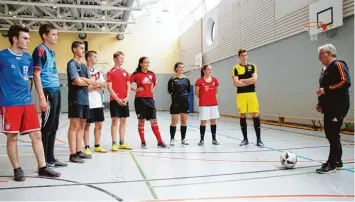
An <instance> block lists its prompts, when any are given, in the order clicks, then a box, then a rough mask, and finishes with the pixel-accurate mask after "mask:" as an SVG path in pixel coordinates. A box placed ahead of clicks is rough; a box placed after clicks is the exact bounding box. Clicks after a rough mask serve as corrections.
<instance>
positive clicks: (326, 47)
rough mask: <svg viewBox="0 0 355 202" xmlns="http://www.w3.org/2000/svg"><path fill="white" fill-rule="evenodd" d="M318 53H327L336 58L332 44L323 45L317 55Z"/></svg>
mask: <svg viewBox="0 0 355 202" xmlns="http://www.w3.org/2000/svg"><path fill="white" fill-rule="evenodd" d="M320 51H324V52H329V53H330V54H331V55H332V56H333V57H336V55H337V49H336V48H335V46H334V45H333V44H325V45H323V46H320V47H319V48H318V54H319V52H320Z"/></svg>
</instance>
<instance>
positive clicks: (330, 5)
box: [305, 0, 343, 38]
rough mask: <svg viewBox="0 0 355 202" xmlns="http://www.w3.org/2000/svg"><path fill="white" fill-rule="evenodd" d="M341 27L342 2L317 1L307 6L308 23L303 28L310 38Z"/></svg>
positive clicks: (332, 0) (340, 0) (331, 0)
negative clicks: (306, 30)
mask: <svg viewBox="0 0 355 202" xmlns="http://www.w3.org/2000/svg"><path fill="white" fill-rule="evenodd" d="M322 25H324V26H322ZM342 25H343V1H342V0H319V1H316V2H314V3H312V4H310V5H309V22H307V23H306V24H305V27H306V28H307V29H308V32H309V34H310V36H311V38H312V37H316V36H317V35H318V34H319V33H321V32H326V31H329V30H331V29H334V28H337V27H340V26H342Z"/></svg>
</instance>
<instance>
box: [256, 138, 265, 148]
mask: <svg viewBox="0 0 355 202" xmlns="http://www.w3.org/2000/svg"><path fill="white" fill-rule="evenodd" d="M256 146H258V147H260V148H263V147H264V144H263V142H261V140H260V139H259V140H257V142H256Z"/></svg>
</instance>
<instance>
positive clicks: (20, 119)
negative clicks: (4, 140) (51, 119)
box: [1, 104, 41, 135]
mask: <svg viewBox="0 0 355 202" xmlns="http://www.w3.org/2000/svg"><path fill="white" fill-rule="evenodd" d="M1 115H2V123H1V132H2V133H5V134H6V133H20V135H24V134H27V133H30V132H34V131H39V130H41V128H40V123H39V117H38V114H37V110H36V107H35V105H34V104H33V105H24V106H6V107H1Z"/></svg>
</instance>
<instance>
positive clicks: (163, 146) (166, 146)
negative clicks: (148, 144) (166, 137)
mask: <svg viewBox="0 0 355 202" xmlns="http://www.w3.org/2000/svg"><path fill="white" fill-rule="evenodd" d="M158 147H159V148H169V146H168V145H167V144H165V143H164V142H161V143H158Z"/></svg>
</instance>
